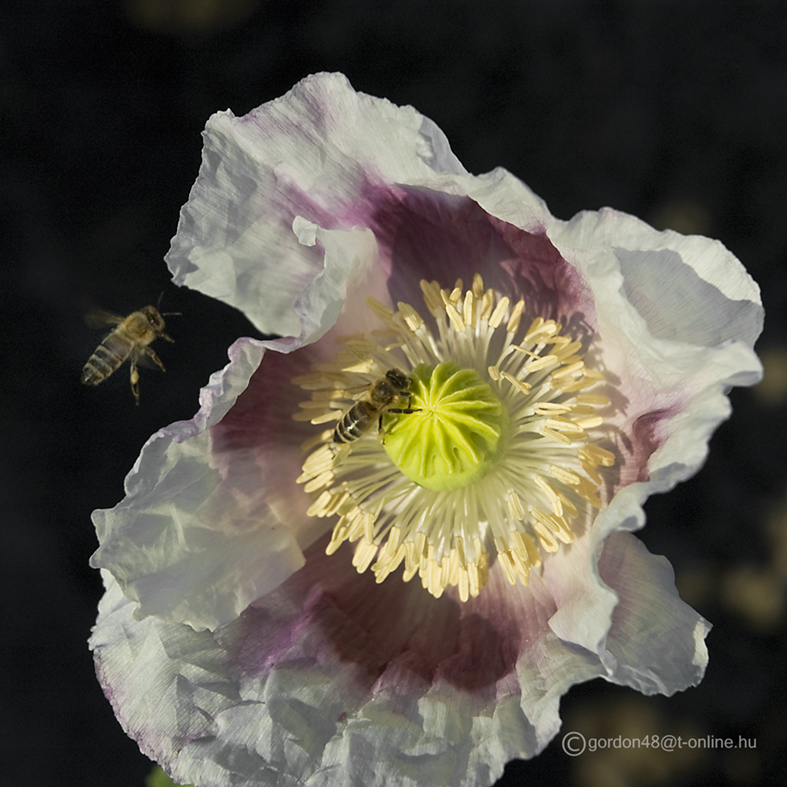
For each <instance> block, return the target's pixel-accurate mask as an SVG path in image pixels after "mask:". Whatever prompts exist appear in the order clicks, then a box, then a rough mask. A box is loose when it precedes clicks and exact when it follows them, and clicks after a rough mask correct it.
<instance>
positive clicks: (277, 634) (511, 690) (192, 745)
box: [91, 534, 708, 787]
mask: <svg viewBox="0 0 787 787" xmlns="http://www.w3.org/2000/svg"><path fill="white" fill-rule="evenodd" d="M311 559H316V560H317V561H318V563H320V562H322V563H323V564H324V562H325V561H326V560H327V558H326V557H325V556H321V555H319V552H316V553H313V557H312V558H310V560H311ZM599 567H600V571H601V575H602V577H603V579H604V580H606V581H607V582H608V583H609V585H611V586H612V588H614V594H613V595H615V598H616V600H617V602H618V603H617V605H616V606H615V609H614V612H612V611H611V609H610V608H608V609H607V611H606V612H601V613H597V614H599V617H601V618H604V620H605V630H606V631H608V636H606V637H605V638H604V639H603V641H601V642H599V643H597V644H596V645H594V646H593V647H585V644H588V643H584V644H583V643H582V642H578V641H577V638H576V637H561V636H559V635H558V633H557V632H555V631H554V630H553V629H554V620H555V613H556V605H560V604H563V605H569V606H570V605H571V604H573V603H576V602H577V601H581V599H576V600H571V599H557V598H555V597H554V596H553V594H552V593H551V592H550V590H549V588H548V587H547V584H546V583H542V582H541V581H540V580H536V582H535V584H534V586H533V587H531V588H529V589H525V588H522V587H521V586H520V587H518V588H516V589H513V590H512V589H509V588H507V587H506V586H505V585H504V583H505V580H504V579H503V578H502V575H501V574H500V573H499V572H497V571H494V570H493V572H492V576H491V579H490V587H489V592H490V594H491V601H489V603H486V602H482V601H478V602H471V607H470V609H468V608H467V607H464V606H463V607H462V609H461V617H459V616H457V615H456V613H455V612H453V608H454V605H455V602H454V601H452V600H451V599H449V598H446V597H444V598H443V599H440V600H436V599H424V600H423V602H422V604H423V605H426V606H427V607H430V609H431V610H432V611H431V612H429V613H427V614H424V612H423V609H421V611H420V612H417V613H416V616H415V617H416V619H415V620H413V619H411V618H408V620H407V622H406V623H404V621H403V623H404V625H403V629H404V632H405V633H404V635H403V637H402V638H401V639H400V644H398V645H396V646H395V647H396V648H397V650H398V652H399V655H398V656H397V657H396V658H393V659H391V658H390V657H389V658H387V659H386V657H385V653H386V649H387V648H388V647H390V646H391V642H390V641H387V635H386V630H387V628H389V627H390V623H391V622H393V621H389V620H387V619H384V620H383V621H377V620H373V619H370V618H369V617H368V616H366V615H365V614H363V613H362V612H361V611H359V605H360V607H361V608H363V605H364V602H363V597H364V596H366V595H368V591H366V590H365V589H364V588H365V579H368V578H363V577H358V576H357V575H356V576H352V572H353V569H352V568H351V567H349V566H347V565H345V566H344V567H343V570H349V572H350V573H348V574H347V582H348V583H349V584H350V585H354V586H355V587H356V589H355V590H352V591H350V592H349V593H348V592H347V585H345V586H344V590H343V589H342V586H343V583H342V580H341V579H336V577H333V579H331V580H330V581H329V583H330V585H329V587H328V586H326V587H322V588H321V581H322V580H320V574H319V571H316V572H315V571H314V569H311V571H312V573H313V574H314V576H313V581H314V585H313V586H312V587H311V588H310V587H309V586H308V584H307V586H306V587H304V588H303V591H305V592H306V595H305V596H304V597H303V599H302V602H303V603H302V604H295V603H293V602H295V601H296V600H298V599H299V598H301V596H300V592H297V591H296V592H293V591H292V590H290V591H287V590H286V589H285V591H284V592H283V593H282V592H278V591H277V592H276V593H274V594H272V595H271V596H269V597H266V598H264V599H261V600H260V601H259V602H257V603H256V604H255V605H254V607H253V608H252V609H251V610H249V611H248V612H247V613H246V614H245V615H244V616H242V617H241V618H240V619H239V620H238V621H236V622H235V623H233V624H231V625H230V626H228V627H226V628H225V629H222V630H220V631H217V632H215V633H214V634H210V633H209V632H195V631H193V630H192V629H190V628H189V627H187V626H183V625H179V624H172V623H165V622H163V621H160V620H157V619H155V618H148V619H146V620H144V621H136V620H134V618H133V605H132V604H131V602H129V600H128V599H127V598H126V597H124V596H123V595H122V594H121V592H120V590H119V588H118V586H117V584H116V583H115V582H114V580H112V578H111V577H110V576H109V575H108V574H105V580H106V581H107V583H108V592H107V595H106V596H105V598H104V600H103V601H102V604H101V608H100V616H99V620H98V624H97V626H96V629H95V631H94V634H93V637H92V639H91V648H92V649H93V650H94V651H95V655H96V662H97V667H98V674H99V677H100V678H101V681H102V683H103V684H104V686H105V687H106V688H107V693H108V696H109V697H110V699H111V700H112V702H113V705H114V706H115V709H116V712H117V714H118V716H119V718H120V720H121V722H122V724H123V725H124V728H125V729H126V730H127V731H128V732H129V733H130V734H132V735H133V736H134V737H135V738H136V740H137V741H138V742H139V743H140V746H141V747H142V749H143V751H145V752H146V753H147V754H149V755H150V756H153V757H155V758H156V759H157V760H159V761H160V762H162V763H163V764H164V765H165V766H166V767H167V769H168V770H169V771H170V772H171V773H172V775H173V776H174V777H175V778H176V779H179V780H182V781H194V782H196V783H198V784H201V785H204V787H214V786H215V787H218V786H219V785H226V784H235V785H249V786H251V785H254V786H255V787H256V786H257V785H274V784H275V785H278V784H281V783H285V784H289V783H292V784H305V785H309V786H310V787H311V786H312V785H325V787H328V786H329V785H337V784H342V785H350V786H351V787H356V786H357V787H382V786H383V785H393V784H396V785H402V787H416V786H417V787H441V785H453V786H454V787H471V786H473V785H489V784H491V783H493V782H494V781H495V780H496V779H497V778H499V777H500V775H501V773H502V770H503V767H504V765H505V763H506V762H507V761H508V760H509V759H511V758H513V757H531V756H534V755H535V754H537V753H538V752H539V751H541V750H542V749H543V748H544V746H546V745H547V743H548V742H549V741H550V740H551V739H552V737H553V736H554V735H555V734H556V733H557V731H558V729H559V727H560V720H559V717H558V703H559V699H560V697H561V696H562V694H563V693H565V691H567V690H568V688H569V687H570V686H571V685H573V684H574V683H577V682H581V681H584V680H589V679H591V678H593V677H605V678H606V679H608V680H611V681H613V682H617V683H623V684H627V685H632V686H634V687H636V688H639V689H640V690H642V691H645V692H646V693H652V692H654V691H659V692H662V693H666V694H671V693H673V692H675V691H678V690H681V689H684V688H686V687H688V686H690V685H694V684H695V683H696V682H698V681H699V680H700V678H701V677H702V673H703V671H704V669H705V665H706V663H707V651H706V650H705V646H704V637H705V634H706V633H707V630H708V626H707V624H706V623H705V621H703V620H702V618H701V617H700V616H699V615H697V614H696V613H695V612H694V611H693V610H691V609H690V608H689V607H688V606H687V605H686V604H684V603H683V602H682V601H680V599H679V598H678V596H677V593H676V591H675V588H674V585H673V583H672V572H671V570H670V568H669V565H668V564H667V563H666V561H665V560H664V559H663V558H655V557H653V556H651V555H648V553H647V551H646V550H644V548H643V547H641V545H639V543H638V542H637V541H636V539H634V538H633V537H631V536H630V535H628V534H617V535H615V536H613V537H611V538H610V539H608V540H607V542H606V543H605V545H604V550H603V553H602V555H601V558H600V561H599ZM308 570H309V569H304V572H307V571H308ZM341 570H342V569H340V573H341ZM307 576H308V574H304V577H307ZM293 579H296V577H293ZM323 580H325V576H324V577H323ZM596 582H597V583H598V580H597V579H596ZM292 587H293V588H294V587H295V586H292ZM413 588H414V586H408V591H407V592H408V593H414V594H415V596H417V595H418V594H423V593H424V591H423V590H422V589H420V588H414V590H413ZM303 591H301V592H303ZM607 592H609V591H607ZM474 603H476V604H477V608H476V609H473V608H472V607H473V605H474ZM404 609H405V608H404V607H401V608H398V609H397V610H396V613H395V614H400V613H401V612H402V611H403V610H404ZM413 609H414V610H416V609H417V608H413ZM485 609H486V611H484V610H485ZM479 613H480V614H481V615H482V617H479ZM380 614H381V615H382V616H383V617H384V618H385V617H386V606H382V607H381V608H380ZM610 615H611V620H610ZM508 616H510V619H509V617H508ZM419 620H420V622H419ZM307 623H308V625H307ZM610 623H611V625H610ZM501 635H502V640H500V641H499V642H498V643H497V644H492V645H491V649H490V644H489V643H490V642H491V643H495V641H496V638H499V637H500V636H501ZM445 643H448V644H445ZM578 645H579V646H580V647H577V646H578ZM506 652H509V654H513V657H514V660H513V662H511V665H509V666H507V665H506V661H507V659H510V658H511V655H509V656H506V655H505V654H506ZM381 659H382V661H381ZM499 659H502V660H501V661H499V663H498V664H497V666H496V665H495V661H496V660H499ZM479 660H480V662H482V663H477V662H478V661H479ZM373 665H378V666H373ZM473 665H475V666H476V668H481V667H483V668H485V669H486V670H487V673H486V674H488V675H489V676H491V678H492V679H491V680H490V681H489V682H488V683H481V684H479V685H476V686H475V687H474V688H473V689H472V690H470V685H472V682H473V681H474V680H475V678H474V676H473V674H472V672H471V671H468V668H470V667H472V666H473ZM468 681H469V683H468ZM465 684H466V685H465ZM160 698H164V699H165V702H166V704H165V706H164V707H160V706H159V699H160Z"/></svg>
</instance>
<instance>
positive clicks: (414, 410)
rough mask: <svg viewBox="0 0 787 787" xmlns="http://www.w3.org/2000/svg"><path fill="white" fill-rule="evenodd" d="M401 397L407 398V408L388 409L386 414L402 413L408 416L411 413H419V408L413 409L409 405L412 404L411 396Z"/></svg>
mask: <svg viewBox="0 0 787 787" xmlns="http://www.w3.org/2000/svg"><path fill="white" fill-rule="evenodd" d="M402 396H403V397H405V396H406V397H407V407H389V408H388V410H387V411H386V412H389V413H400V414H401V413H404V414H406V415H410V414H411V413H420V412H421V408H420V407H416V408H413V407H412V406H411V405H412V403H413V395H412V394H402Z"/></svg>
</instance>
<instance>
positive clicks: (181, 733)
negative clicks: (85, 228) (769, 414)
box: [91, 74, 762, 787]
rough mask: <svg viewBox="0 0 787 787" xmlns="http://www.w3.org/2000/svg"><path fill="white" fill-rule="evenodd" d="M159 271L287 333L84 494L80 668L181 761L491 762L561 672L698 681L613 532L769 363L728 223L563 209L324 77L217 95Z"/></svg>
mask: <svg viewBox="0 0 787 787" xmlns="http://www.w3.org/2000/svg"><path fill="white" fill-rule="evenodd" d="M168 263H169V266H170V269H171V270H172V272H173V274H174V279H175V281H176V282H177V283H178V284H185V285H187V286H189V287H194V288H196V289H199V290H200V291H202V292H204V293H206V294H209V295H212V296H214V297H216V298H219V299H221V300H223V301H225V302H227V303H229V304H232V305H234V306H236V307H238V308H239V309H241V310H242V311H243V312H244V313H245V314H246V315H247V317H248V318H249V319H250V320H251V321H252V322H253V323H254V324H255V325H256V326H257V327H258V328H259V329H260V330H261V331H263V332H265V333H274V334H276V335H279V336H280V337H282V338H279V339H273V340H269V341H258V340H254V339H239V340H238V341H237V342H236V343H235V344H234V345H233V346H232V347H231V348H230V351H229V354H230V363H229V364H228V366H227V367H226V368H225V369H223V370H222V371H220V372H217V373H216V374H214V375H213V376H212V378H211V380H210V382H209V383H208V385H207V387H206V388H204V389H203V391H202V394H201V397H200V404H201V408H200V411H199V413H197V415H196V416H195V417H194V419H193V420H191V421H187V422H181V423H176V424H173V425H172V426H170V427H167V428H165V429H162V430H161V431H160V432H158V433H157V434H155V435H154V436H153V437H152V438H151V439H150V440H149V441H148V443H147V445H146V446H145V447H144V449H143V451H142V454H141V456H140V458H139V460H138V461H137V463H136V465H135V466H134V468H133V470H132V471H131V473H130V474H129V476H128V478H127V480H126V493H127V494H126V498H125V499H124V500H123V501H122V502H121V503H120V504H118V506H116V507H115V508H114V509H112V510H109V511H98V512H96V514H95V516H94V521H95V524H96V529H97V532H98V537H99V542H100V547H99V549H98V551H97V552H96V554H95V556H94V558H93V565H94V566H96V567H100V568H102V569H104V571H103V575H104V578H105V581H106V584H107V593H106V596H105V598H104V599H103V601H102V603H101V606H100V611H99V618H98V623H97V625H96V628H95V630H94V633H93V637H92V639H91V647H92V649H93V650H94V653H95V658H96V664H97V670H98V675H99V678H100V680H101V683H102V685H103V686H104V689H105V691H106V694H107V696H108V697H109V699H110V701H111V702H112V704H113V706H114V709H115V713H116V714H117V716H118V719H119V720H120V722H121V724H122V725H123V727H124V729H125V730H126V731H127V732H128V734H129V735H131V736H132V737H133V738H134V739H135V740H137V741H138V742H139V744H140V747H141V748H142V750H143V751H144V752H145V753H146V754H147V755H149V756H150V757H152V758H153V759H155V760H157V761H158V762H160V763H161V764H162V765H163V766H164V768H165V769H166V770H167V771H168V772H169V773H170V774H171V775H172V776H173V778H175V779H176V780H178V781H181V782H190V783H193V784H196V785H200V787H218V786H219V785H222V786H223V785H249V786H251V785H274V784H275V785H309V787H316V786H317V785H325V786H326V787H327V786H328V785H337V786H338V785H342V786H343V787H344V786H345V785H359V787H360V785H363V786H364V787H377V786H380V787H382V785H405V786H407V785H410V786H414V785H423V786H424V787H427V786H428V787H438V786H439V785H452V786H455V787H471V786H475V785H489V784H491V783H492V782H494V781H495V780H496V779H497V778H499V777H500V775H501V774H502V771H503V767H504V765H505V763H506V762H507V761H508V760H509V759H512V758H516V757H523V758H527V757H532V756H534V755H535V754H537V753H538V752H539V751H541V750H542V749H543V748H544V747H545V746H546V745H547V743H548V742H549V741H550V740H551V738H552V737H553V736H554V735H555V734H556V733H557V731H558V729H559V726H560V719H559V716H558V702H559V699H560V697H561V695H562V694H564V693H565V692H566V691H567V690H568V689H569V687H570V686H571V685H573V684H575V683H579V682H582V681H586V680H589V679H591V678H594V677H602V678H605V679H606V680H609V681H611V682H614V683H620V684H624V685H629V686H632V687H634V688H636V689H638V690H639V691H642V692H644V693H648V694H650V693H656V692H659V693H664V694H671V693H673V692H675V691H678V690H681V689H685V688H687V687H689V686H692V685H695V684H696V683H698V682H699V681H700V680H701V678H702V675H703V673H704V670H705V666H706V663H707V651H706V648H705V644H704V638H705V635H706V634H707V631H708V629H709V625H708V624H707V623H706V621H704V620H703V619H702V618H701V617H700V616H699V615H698V614H697V613H696V612H694V611H693V610H692V609H691V608H690V607H688V606H687V605H686V604H684V603H683V602H682V601H681V600H680V598H679V597H678V595H677V593H676V591H675V588H674V583H673V574H672V570H671V568H670V567H669V564H668V563H667V562H666V560H664V559H663V558H659V557H654V556H652V555H650V554H649V553H648V552H647V550H645V548H644V547H643V546H642V545H641V544H640V543H639V542H638V541H637V540H636V539H635V538H634V537H633V536H632V535H631V534H630V531H633V530H636V529H637V528H639V527H641V526H642V525H643V524H644V515H643V512H642V503H643V502H644V500H645V499H646V498H647V496H648V495H649V494H651V493H653V492H663V491H666V490H668V489H670V488H671V487H672V486H674V485H675V484H676V483H677V482H679V481H681V480H683V479H685V478H687V477H688V476H690V475H691V474H693V473H694V472H696V470H697V469H698V468H699V467H700V465H701V464H702V462H703V461H704V458H705V456H706V453H707V447H708V440H709V438H710V435H711V433H712V432H713V430H714V429H715V427H716V426H717V425H718V424H719V423H720V422H721V421H722V420H724V419H725V418H726V417H727V416H728V415H729V413H730V408H729V402H728V400H727V398H726V393H727V391H728V390H729V388H730V387H731V386H733V385H751V384H753V383H755V382H756V381H757V380H758V379H759V376H760V364H759V362H758V360H757V358H756V356H755V354H754V352H753V349H752V348H753V344H754V341H755V339H756V338H757V336H758V334H759V332H760V330H761V327H762V309H761V306H760V299H759V291H758V289H757V286H756V284H754V282H753V281H752V280H751V279H750V278H749V276H748V275H747V274H746V272H745V271H744V269H743V267H742V266H741V265H740V263H739V262H738V261H737V260H736V259H735V257H734V256H733V255H732V254H730V252H728V251H727V250H726V249H725V248H724V247H723V246H722V245H721V244H720V243H718V242H716V241H711V240H708V239H707V238H701V237H684V236H682V235H679V234H678V233H675V232H670V231H666V232H657V231H656V230H654V229H653V228H651V227H649V226H648V225H646V224H644V223H643V222H641V221H639V220H638V219H636V218H633V217H631V216H628V215H625V214H622V213H618V212H615V211H612V210H602V211H599V212H587V213H582V214H580V215H578V216H576V217H575V218H574V219H572V220H571V221H568V222H565V221H560V220H558V219H555V218H554V217H552V216H551V215H550V214H549V212H548V210H547V208H546V206H545V205H544V203H543V202H542V201H541V200H540V199H538V198H537V197H536V196H535V195H534V194H533V193H532V192H531V191H530V190H529V189H528V188H527V187H526V186H525V185H524V184H522V183H521V182H520V181H519V180H517V179H516V178H515V177H513V176H512V175H511V174H509V173H508V172H506V171H505V170H502V169H497V170H494V171H493V172H491V173H488V174H486V175H481V176H474V175H470V174H468V173H467V172H466V171H465V169H464V168H463V167H462V165H461V164H460V163H459V161H458V160H457V159H456V157H455V156H454V155H453V154H452V153H451V150H450V148H449V146H448V142H447V141H446V139H445V137H444V136H443V134H442V133H441V132H440V130H439V129H438V128H437V127H436V126H435V125H434V123H432V122H431V121H430V120H428V119H427V118H425V117H423V116H422V115H420V114H419V113H418V112H417V111H416V110H414V109H412V108H411V107H404V108H402V107H396V106H394V105H393V104H391V103H389V102H387V101H384V100H381V99H376V98H372V97H370V96H366V95H363V94H359V93H356V92H355V91H354V90H353V89H352V88H351V87H350V85H349V84H348V82H347V80H346V79H345V78H344V77H343V76H341V75H332V74H320V75H316V76H312V77H309V78H308V79H305V80H304V81H303V82H301V83H299V84H298V85H296V87H295V88H293V90H291V91H290V92H289V93H288V94H287V95H285V96H284V97H282V98H280V99H277V100H276V101H272V102H270V103H268V104H265V105H263V106H261V107H260V108H259V109H257V110H254V111H253V112H251V113H249V114H248V115H247V116H245V117H242V118H236V117H234V116H233V115H232V113H230V112H223V113H218V114H216V115H214V116H213V117H212V118H211V119H210V121H209V123H208V126H207V129H206V131H205V150H204V154H203V162H202V168H201V170H200V174H199V177H198V179H197V182H196V184H195V185H194V188H193V190H192V193H191V196H190V198H189V201H188V203H187V204H186V206H185V207H184V208H183V211H182V214H181V220H180V225H179V227H178V233H177V235H176V236H175V238H174V240H173V243H172V249H171V251H170V253H169V255H168ZM687 524H690V523H687ZM409 580H412V581H409Z"/></svg>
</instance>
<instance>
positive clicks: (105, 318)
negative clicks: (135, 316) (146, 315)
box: [85, 309, 125, 328]
mask: <svg viewBox="0 0 787 787" xmlns="http://www.w3.org/2000/svg"><path fill="white" fill-rule="evenodd" d="M124 319H125V317H120V316H119V315H117V314H112V312H107V311H104V310H103V309H93V310H91V311H89V312H88V313H87V314H86V315H85V322H86V323H87V325H88V327H89V328H106V327H107V326H108V325H119V324H120V323H121V322H123V320H124Z"/></svg>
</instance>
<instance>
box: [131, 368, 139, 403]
mask: <svg viewBox="0 0 787 787" xmlns="http://www.w3.org/2000/svg"><path fill="white" fill-rule="evenodd" d="M131 393H133V394H134V399H136V402H137V405H139V372H138V371H137V362H136V361H135V360H134V359H133V358H132V359H131Z"/></svg>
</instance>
